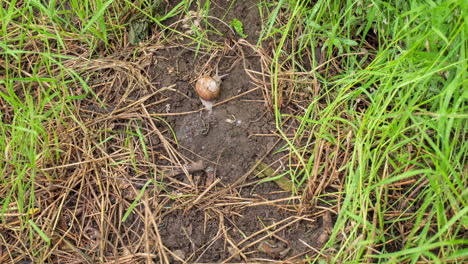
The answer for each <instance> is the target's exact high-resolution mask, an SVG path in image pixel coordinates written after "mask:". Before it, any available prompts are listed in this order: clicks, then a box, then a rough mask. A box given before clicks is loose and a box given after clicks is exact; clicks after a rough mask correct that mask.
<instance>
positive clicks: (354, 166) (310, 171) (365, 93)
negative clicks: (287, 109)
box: [264, 1, 468, 263]
mask: <svg viewBox="0 0 468 264" xmlns="http://www.w3.org/2000/svg"><path fill="white" fill-rule="evenodd" d="M281 8H287V9H288V11H287V12H288V13H289V14H290V18H291V19H290V20H289V21H288V22H287V23H282V21H275V18H277V17H275V15H276V14H277V12H278V10H280V9H281ZM467 11H468V10H467V4H466V3H465V2H464V1H435V2H432V1H428V2H424V3H423V2H420V1H397V3H394V4H392V5H390V4H387V3H385V2H383V1H317V3H315V4H314V5H313V6H306V4H305V2H303V1H291V2H289V3H287V2H283V3H282V4H278V5H277V7H276V9H274V11H272V15H273V17H270V26H271V25H273V26H272V27H271V28H267V30H265V34H264V35H265V37H268V36H270V35H271V36H274V37H275V38H278V39H279V42H278V43H279V44H278V46H277V47H276V52H275V54H276V57H275V58H274V63H273V65H272V68H271V72H272V73H274V75H273V76H272V84H273V87H272V89H273V95H274V96H275V98H274V99H275V101H274V102H275V106H276V110H277V112H276V117H277V127H278V129H281V127H282V121H283V120H284V119H285V118H286V117H288V116H287V115H283V114H282V113H281V111H280V110H279V104H280V102H279V101H278V100H279V97H278V92H277V91H279V87H278V77H277V76H278V74H279V73H281V72H282V71H285V70H291V68H292V69H296V71H307V70H306V69H305V68H304V67H303V64H302V63H301V59H300V58H302V57H306V56H309V57H311V59H310V60H311V61H312V62H313V63H312V64H313V66H312V68H314V67H317V66H319V65H318V64H319V63H318V62H317V61H316V59H315V57H314V54H313V53H314V51H315V47H321V49H322V50H323V51H324V52H325V53H326V57H327V59H333V58H336V57H338V56H340V55H342V54H348V55H346V56H343V57H341V58H338V63H339V64H340V65H339V68H340V69H341V70H342V71H341V72H340V73H339V74H335V75H329V73H330V69H331V65H330V64H327V65H326V66H325V67H326V71H324V72H323V73H322V74H317V75H318V76H317V79H318V80H320V82H321V84H322V85H321V91H320V94H319V97H316V98H313V99H312V103H311V104H310V105H309V106H308V108H307V109H306V111H304V112H302V113H301V115H300V116H295V117H296V118H297V119H298V120H300V122H301V125H300V126H299V128H298V129H297V134H296V136H295V138H298V139H299V138H304V137H307V135H308V137H309V138H308V140H307V144H301V145H297V144H296V143H295V142H297V141H295V140H294V141H289V142H288V145H289V149H290V151H291V163H297V162H299V163H301V164H302V165H303V166H300V167H296V169H292V170H291V176H292V178H293V179H294V180H295V181H296V182H297V183H298V184H299V185H302V184H305V183H307V179H310V178H314V177H315V176H316V175H317V176H318V177H321V174H323V173H324V170H325V166H321V165H320V164H317V161H316V158H317V155H319V152H320V151H324V150H323V149H322V148H320V146H321V144H320V143H322V144H325V145H326V146H328V147H329V148H331V149H335V147H337V148H338V149H339V150H338V151H335V152H334V153H333V155H339V154H340V153H342V152H344V151H345V146H346V144H347V135H350V136H351V142H352V143H351V145H352V152H351V155H350V157H349V160H348V161H346V163H345V164H343V165H342V166H341V167H339V168H336V169H338V170H339V171H340V174H341V175H343V176H344V177H345V182H346V184H345V186H344V189H343V190H341V192H339V193H335V194H330V195H326V196H325V197H323V199H325V200H330V199H334V198H333V197H336V196H342V197H344V200H343V204H342V206H341V211H340V213H339V217H338V222H337V223H336V226H335V229H334V232H333V236H332V238H333V239H332V240H330V241H329V243H328V245H329V247H330V248H334V249H335V254H333V257H332V259H333V262H340V263H341V262H348V261H349V262H365V261H366V260H370V259H374V261H379V262H383V263H403V262H410V263H415V262H417V261H433V262H436V263H445V262H447V261H457V260H458V261H459V259H460V258H462V257H465V258H466V257H467V256H468V252H467V251H466V250H464V249H463V247H460V244H464V245H466V244H467V243H468V241H467V240H461V239H460V237H461V235H462V233H463V232H465V230H466V228H467V225H468V215H467V209H466V208H467V207H466V206H467V203H468V196H467V191H466V190H467V185H468V184H467V180H468V176H467V167H466V166H467V165H466V164H467V163H466V162H467V154H466V153H468V144H467V136H466V135H467V127H468V126H467V125H468V122H467V118H468V109H467V104H466V103H467V95H468V94H467V91H468V89H467V73H468V67H467V65H468V59H467V54H466V51H467V44H468V43H467V40H468V36H467V32H468V27H467V26H466V17H467ZM275 26H276V27H275ZM300 27H302V28H303V30H304V32H305V34H302V35H300V36H297V39H298V42H297V43H295V45H296V46H293V45H286V44H291V38H292V37H293V36H294V34H295V32H297V30H298V29H299V28H300ZM365 39H373V41H374V42H375V44H374V45H372V47H373V48H375V49H372V50H369V46H368V45H365V44H366V43H365ZM286 46H288V47H293V48H289V49H286V48H285V47H286ZM362 48H366V51H364V52H363V53H364V54H365V56H366V58H367V59H369V60H371V62H370V63H368V65H364V66H363V63H362V62H363V54H360V55H356V54H353V53H359V52H361V51H362V50H361V49H362ZM366 58H364V59H366ZM358 100H359V101H358ZM362 102H366V103H365V105H364V106H362ZM283 135H284V134H283ZM285 138H286V136H285ZM310 143H313V144H310ZM333 155H332V156H330V159H333V158H334V156H333ZM328 165H330V164H328ZM315 166H317V168H318V170H317V171H318V173H315V174H314V169H315V168H316V167H315ZM406 180H413V181H414V183H413V184H405V185H403V187H398V185H396V183H399V182H404V181H406ZM299 188H300V187H299ZM413 191H414V192H413ZM409 195H411V197H408V196H409ZM406 199H408V200H406ZM402 204H405V205H406V206H405V207H404V208H400V206H401V205H402ZM389 215H392V217H389ZM402 230H404V231H405V233H404V234H402V233H401V231H402ZM343 233H344V234H345V235H346V237H342V236H341V235H340V234H343ZM339 236H340V237H339ZM371 262H372V261H371Z"/></svg>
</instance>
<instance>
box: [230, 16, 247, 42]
mask: <svg viewBox="0 0 468 264" xmlns="http://www.w3.org/2000/svg"><path fill="white" fill-rule="evenodd" d="M229 25H230V26H231V27H233V28H234V30H235V31H236V33H237V34H239V36H241V37H242V38H247V35H246V34H244V24H242V22H240V20H239V19H237V18H234V19H233V20H232V21H231V22H230V23H229Z"/></svg>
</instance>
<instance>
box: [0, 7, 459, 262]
mask: <svg viewBox="0 0 468 264" xmlns="http://www.w3.org/2000/svg"><path fill="white" fill-rule="evenodd" d="M46 2H47V1H46ZM59 2H63V3H59ZM65 2H69V6H68V5H67V6H65V4H64V3H65ZM310 2H312V1H283V0H279V1H274V2H272V1H268V2H266V1H265V2H260V4H259V6H258V8H259V10H260V11H261V14H262V19H263V21H264V25H263V31H262V35H261V37H260V39H259V41H258V45H262V44H264V43H268V42H269V41H271V40H275V42H274V43H276V44H275V45H276V46H275V47H274V49H275V52H274V53H273V54H274V56H273V63H272V64H271V68H270V72H271V74H272V75H271V84H272V87H271V88H272V90H271V94H272V97H273V98H272V99H273V106H274V108H275V117H276V119H275V120H276V124H277V128H278V131H279V132H280V133H281V134H282V135H283V136H284V138H285V139H286V140H287V137H286V133H287V132H286V131H283V129H284V127H283V122H284V120H285V119H286V118H288V117H291V116H292V117H293V118H295V119H296V120H298V122H299V126H298V127H297V128H296V135H295V137H294V140H287V144H286V145H285V148H284V149H285V150H287V151H288V152H289V153H290V157H289V158H290V164H291V166H290V171H289V176H290V177H291V178H292V180H293V181H294V182H295V183H296V186H295V187H296V190H307V187H308V186H310V184H311V182H310V181H311V179H313V180H316V181H317V182H320V181H321V178H320V177H322V176H323V175H324V174H325V172H327V171H328V176H330V175H331V174H332V175H335V176H334V177H341V178H342V179H343V181H344V182H345V184H344V186H343V188H342V189H339V190H335V191H334V192H332V193H326V192H320V193H318V194H319V196H318V197H312V198H311V199H312V200H313V203H314V204H315V203H320V202H325V203H328V204H331V205H333V206H336V205H337V204H338V203H341V204H340V211H339V215H338V219H337V222H336V224H335V227H334V230H333V233H332V235H331V239H330V240H329V241H328V243H327V246H326V247H325V248H324V249H323V250H322V252H323V253H324V254H326V255H328V256H329V257H330V262H334V263H346V262H348V263H360V262H380V263H417V262H419V261H423V262H424V261H427V262H434V263H448V262H461V260H462V259H463V258H468V251H467V250H466V245H467V244H468V241H467V240H466V235H465V238H463V233H466V229H467V227H468V209H467V208H468V207H467V204H468V191H467V190H468V176H467V175H468V167H467V166H468V165H467V157H468V155H467V153H468V142H467V140H468V139H467V138H468V136H467V135H468V131H467V130H468V122H467V120H468V107H467V99H468V89H467V87H468V81H467V80H468V76H467V75H468V74H467V73H468V57H467V50H468V47H467V45H468V26H467V25H466V23H467V21H466V20H467V17H468V13H467V12H468V3H466V1H464V0H451V1H416V0H411V1H395V3H392V4H389V3H387V2H386V1H379V0H377V1H371V0H362V1H351V0H349V1H328V0H318V1H317V2H316V3H314V4H311V3H310ZM191 4H195V5H197V6H198V7H199V9H202V10H204V12H207V13H208V12H209V9H210V4H212V3H210V1H206V2H205V4H204V5H202V4H201V3H200V2H199V1H181V2H180V4H179V5H178V6H177V7H176V8H174V9H172V10H168V13H167V14H166V15H164V16H162V17H161V16H153V15H152V14H151V10H150V9H151V5H149V4H148V3H147V2H145V1H136V2H135V1H97V0H95V1H49V2H48V4H44V1H37V0H36V1H2V8H0V17H2V22H1V32H0V77H1V78H0V107H1V109H2V111H1V112H0V136H1V139H0V152H1V153H2V155H1V156H0V164H1V165H0V191H1V193H2V194H4V196H2V197H0V206H1V208H0V209H1V210H0V223H5V222H6V219H5V217H3V216H4V215H5V214H8V213H11V212H19V213H20V214H21V215H22V217H20V218H19V219H20V225H19V226H20V231H21V230H27V232H29V234H30V237H31V240H32V239H33V238H35V237H37V236H40V237H41V238H42V239H43V240H44V241H46V242H47V241H50V240H49V239H50V238H48V237H47V235H46V234H45V233H44V232H43V231H42V230H41V229H40V226H39V223H35V222H34V221H32V220H31V215H32V214H33V213H34V212H35V210H36V209H35V208H36V197H35V186H36V185H35V184H36V182H35V181H36V178H37V176H38V174H39V173H41V174H42V173H45V172H42V170H41V166H45V165H47V164H49V163H54V162H57V161H59V157H60V156H61V155H62V154H63V153H62V151H61V148H60V145H59V144H60V142H61V139H60V138H59V137H58V135H57V134H58V133H59V132H60V130H66V129H69V128H71V127H73V126H75V125H78V126H81V125H82V124H81V123H80V121H79V117H76V116H74V114H73V113H74V111H73V108H74V102H75V100H78V99H82V98H85V97H87V98H89V97H93V96H94V95H93V92H92V90H91V88H89V87H88V85H87V82H88V81H89V79H87V78H89V77H90V76H86V75H83V73H81V72H76V71H75V70H73V69H72V68H71V67H69V66H67V65H70V64H69V63H70V62H73V61H76V60H78V52H79V50H80V49H84V50H88V51H89V53H83V54H79V55H80V56H86V57H87V58H92V57H96V56H98V54H100V53H102V52H106V53H112V52H113V51H118V50H119V49H121V48H123V43H124V39H123V32H124V30H125V27H126V26H127V23H129V21H130V19H129V18H128V17H126V16H127V15H128V16H131V15H132V14H134V13H140V15H142V16H143V17H149V19H151V21H152V22H154V23H157V24H159V25H160V27H161V29H164V30H165V34H164V38H166V39H170V38H171V37H173V36H175V35H177V34H182V33H183V32H178V31H176V30H173V29H169V28H166V27H165V26H163V24H162V22H164V21H165V20H166V19H168V18H170V17H172V16H175V15H178V14H180V13H181V12H183V13H188V11H189V7H190V5H191ZM225 22H227V23H229V21H225ZM203 23H205V24H204V28H206V29H207V30H206V31H203V32H201V31H199V30H197V28H192V29H193V30H194V32H195V34H194V35H192V36H190V38H191V39H192V41H193V42H192V43H191V44H190V45H193V46H195V47H196V49H197V50H199V49H202V48H203V49H207V50H211V49H214V48H218V47H220V46H219V44H218V43H214V42H212V41H211V40H210V39H209V38H208V35H207V33H210V34H220V33H219V30H217V29H216V28H215V27H214V26H212V25H211V24H210V20H209V19H205V20H204V21H203ZM243 26H244V29H245V28H247V27H248V25H245V24H244V25H243ZM78 47H79V48H78ZM317 47H318V48H319V49H316V48H317ZM70 51H73V52H75V53H70ZM319 51H323V53H324V56H325V60H324V61H317V59H316V53H317V52H319ZM324 62H325V64H323V63H324ZM338 69H339V70H338ZM289 71H294V72H308V73H309V74H307V75H300V74H297V75H293V77H292V79H294V80H296V81H297V80H305V82H306V83H307V84H304V85H302V84H297V85H295V86H294V87H293V89H294V91H308V92H310V93H311V94H312V93H313V92H312V91H313V90H314V87H313V84H314V81H315V82H317V83H319V84H320V89H319V91H318V93H317V94H314V95H313V96H310V103H309V104H308V105H302V106H303V107H304V109H303V110H302V111H298V112H297V113H296V114H294V115H291V114H286V111H282V110H281V108H280V106H281V104H282V101H281V97H280V93H281V91H282V90H281V89H282V88H281V86H280V78H281V76H282V74H283V73H284V72H289ZM311 87H312V88H311ZM132 133H133V135H129V136H128V137H136V138H138V140H139V142H140V145H141V147H142V148H143V149H144V150H145V152H144V154H145V156H146V158H148V153H147V152H146V148H145V141H144V139H143V131H142V130H140V128H139V126H137V128H136V129H135V131H133V132H132ZM127 139H128V140H130V138H127ZM299 142H300V143H299ZM129 145H130V143H129ZM129 148H130V147H129ZM130 151H131V149H130ZM326 151H329V152H326ZM320 153H322V154H320ZM325 153H328V156H325ZM319 155H321V156H319ZM344 158H346V159H344ZM334 161H336V163H334ZM132 162H133V163H135V162H136V161H135V158H132ZM293 164H299V166H296V165H294V166H293ZM135 166H136V165H135ZM327 169H328V170H327ZM333 173H335V174H333ZM45 174H46V173H45ZM41 176H44V177H46V178H49V179H50V180H53V179H52V178H51V176H50V175H47V174H46V175H41ZM38 184H39V183H38ZM40 184H43V183H40ZM305 197H307V196H305ZM309 198H310V197H309ZM2 239H3V238H2V237H1V236H0V241H2ZM31 244H32V243H31ZM41 250H42V249H41V248H40V247H39V248H32V249H31V252H29V254H38V255H40V254H41ZM314 261H323V258H321V257H320V258H319V257H317V258H316V259H312V260H311V263H312V262H314Z"/></svg>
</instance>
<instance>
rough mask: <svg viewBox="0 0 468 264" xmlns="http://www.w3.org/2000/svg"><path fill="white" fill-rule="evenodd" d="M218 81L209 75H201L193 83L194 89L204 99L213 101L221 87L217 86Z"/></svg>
mask: <svg viewBox="0 0 468 264" xmlns="http://www.w3.org/2000/svg"><path fill="white" fill-rule="evenodd" d="M220 83H221V82H220V81H217V80H216V79H215V78H213V77H210V76H202V77H200V78H199V79H198V81H197V84H196V85H195V91H196V92H197V94H198V96H200V98H202V99H203V100H206V101H213V100H214V99H216V98H217V97H218V96H219V93H220V91H221V89H220V88H219V85H220Z"/></svg>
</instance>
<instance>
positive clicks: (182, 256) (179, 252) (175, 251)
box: [172, 249, 185, 261]
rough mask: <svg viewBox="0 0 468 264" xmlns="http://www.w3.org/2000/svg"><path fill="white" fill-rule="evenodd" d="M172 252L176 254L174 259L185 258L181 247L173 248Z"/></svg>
mask: <svg viewBox="0 0 468 264" xmlns="http://www.w3.org/2000/svg"><path fill="white" fill-rule="evenodd" d="M172 253H173V254H174V255H175V256H177V258H175V260H176V261H180V260H184V259H185V252H184V251H183V250H181V249H177V250H174V251H172Z"/></svg>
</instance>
